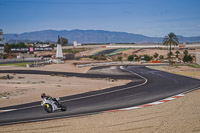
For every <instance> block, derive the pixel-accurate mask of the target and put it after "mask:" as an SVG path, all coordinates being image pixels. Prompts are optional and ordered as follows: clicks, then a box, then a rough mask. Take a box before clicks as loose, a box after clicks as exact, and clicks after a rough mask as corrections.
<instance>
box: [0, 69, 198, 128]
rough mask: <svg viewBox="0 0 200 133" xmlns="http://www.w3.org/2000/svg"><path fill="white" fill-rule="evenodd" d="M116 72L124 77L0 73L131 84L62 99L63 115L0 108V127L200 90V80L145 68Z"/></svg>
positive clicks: (33, 106) (36, 106)
mask: <svg viewBox="0 0 200 133" xmlns="http://www.w3.org/2000/svg"><path fill="white" fill-rule="evenodd" d="M108 67H111V66H107V67H97V68H93V69H92V70H97V71H98V70H99V69H104V68H108ZM121 68H122V67H121ZM117 70H118V71H119V72H121V73H123V74H122V75H114V74H113V75H112V74H111V75H106V74H103V73H102V74H101V75H99V74H79V73H66V72H63V73H62V72H50V71H34V70H29V71H28V70H5V71H3V70H1V71H0V73H23V74H45V75H52V74H58V75H59V74H62V75H67V76H77V77H89V78H105V77H109V78H114V79H131V80H132V82H130V83H128V84H126V85H122V86H117V87H112V88H109V89H105V90H100V91H94V92H88V93H83V94H78V95H72V96H67V97H62V98H61V101H62V102H63V103H64V104H66V105H67V107H68V110H67V111H66V112H59V111H58V112H54V113H46V112H45V111H44V110H43V108H42V107H41V106H40V102H39V101H38V102H33V103H28V104H23V105H16V106H10V107H4V108H0V110H5V112H1V113H0V125H6V124H16V123H23V122H31V121H41V120H49V119H55V118H67V117H75V116H81V115H87V114H95V113H100V112H103V111H108V110H115V109H121V108H127V107H133V106H138V105H142V104H146V103H151V102H154V101H158V100H161V99H164V98H167V97H170V96H174V95H177V94H180V93H184V92H189V91H192V90H195V89H198V88H199V87H200V80H197V79H193V78H189V77H184V76H180V75H175V74H171V73H167V72H163V71H158V70H152V69H149V68H146V67H145V66H128V67H125V66H124V67H123V69H120V66H118V67H117ZM6 110H9V111H6ZM11 110H12V111H11Z"/></svg>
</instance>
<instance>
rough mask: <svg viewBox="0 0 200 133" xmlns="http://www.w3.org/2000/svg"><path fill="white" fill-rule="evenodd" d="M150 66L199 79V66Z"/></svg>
mask: <svg viewBox="0 0 200 133" xmlns="http://www.w3.org/2000/svg"><path fill="white" fill-rule="evenodd" d="M150 68H152V69H157V70H161V71H166V72H170V73H175V74H179V75H183V76H188V77H192V78H197V79H200V68H193V67H189V66H151V67H150Z"/></svg>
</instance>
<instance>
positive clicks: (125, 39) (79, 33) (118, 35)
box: [4, 30, 200, 43]
mask: <svg viewBox="0 0 200 133" xmlns="http://www.w3.org/2000/svg"><path fill="white" fill-rule="evenodd" d="M58 35H59V36H62V37H64V38H67V39H68V40H69V42H73V41H74V40H76V41H78V42H80V43H133V42H134V43H161V42H162V41H163V37H148V36H144V35H140V34H133V33H126V32H111V31H103V30H71V31H68V30H61V31H57V30H43V31H35V32H25V33H22V34H5V35H4V38H5V42H8V41H9V40H16V39H17V40H21V41H22V40H32V41H35V40H37V41H43V42H44V41H53V42H56V41H57V39H58ZM178 38H179V41H180V42H200V36H198V37H183V36H178Z"/></svg>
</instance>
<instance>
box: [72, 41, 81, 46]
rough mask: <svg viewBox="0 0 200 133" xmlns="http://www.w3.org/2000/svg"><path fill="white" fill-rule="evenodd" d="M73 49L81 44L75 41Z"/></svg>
mask: <svg viewBox="0 0 200 133" xmlns="http://www.w3.org/2000/svg"><path fill="white" fill-rule="evenodd" d="M73 44H74V47H76V46H81V43H78V42H77V41H74V43H73Z"/></svg>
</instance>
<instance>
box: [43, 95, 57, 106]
mask: <svg viewBox="0 0 200 133" xmlns="http://www.w3.org/2000/svg"><path fill="white" fill-rule="evenodd" d="M41 98H42V99H47V100H53V101H54V102H55V105H56V106H57V107H58V108H59V107H60V104H59V102H58V100H57V99H56V98H53V97H51V96H47V95H46V94H45V93H42V94H41Z"/></svg>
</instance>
